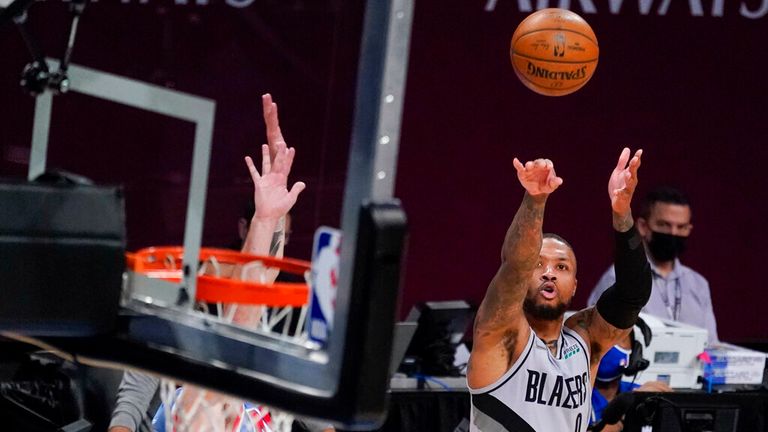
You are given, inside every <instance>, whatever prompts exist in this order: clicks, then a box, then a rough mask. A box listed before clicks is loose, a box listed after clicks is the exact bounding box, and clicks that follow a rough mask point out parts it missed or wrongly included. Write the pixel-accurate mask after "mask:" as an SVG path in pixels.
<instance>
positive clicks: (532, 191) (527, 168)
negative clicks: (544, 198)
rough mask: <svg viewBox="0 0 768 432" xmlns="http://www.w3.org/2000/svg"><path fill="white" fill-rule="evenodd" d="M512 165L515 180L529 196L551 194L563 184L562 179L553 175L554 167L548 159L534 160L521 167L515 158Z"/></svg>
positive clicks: (520, 163)
mask: <svg viewBox="0 0 768 432" xmlns="http://www.w3.org/2000/svg"><path fill="white" fill-rule="evenodd" d="M513 164H514V165H515V169H516V170H517V179H518V180H520V184H521V185H522V186H523V188H525V190H526V191H527V192H528V194H529V195H531V196H536V195H548V194H551V193H552V192H554V191H555V189H557V188H558V187H559V186H560V185H561V184H563V179H562V178H560V177H558V176H557V174H555V166H554V164H552V161H551V160H549V159H536V160H535V161H533V162H531V161H528V162H526V163H525V165H523V163H522V162H520V161H519V160H518V159H517V158H515V160H514V161H513Z"/></svg>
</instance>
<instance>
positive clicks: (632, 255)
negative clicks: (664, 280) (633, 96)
mask: <svg viewBox="0 0 768 432" xmlns="http://www.w3.org/2000/svg"><path fill="white" fill-rule="evenodd" d="M642 154H643V151H642V150H638V151H637V152H636V153H635V156H634V157H633V158H632V159H631V160H630V159H629V155H630V152H629V149H627V148H625V149H624V150H623V151H622V153H621V156H620V157H619V161H618V163H617V165H616V168H614V170H613V173H612V174H611V179H610V180H609V182H608V194H609V196H610V198H611V208H612V210H613V229H614V231H615V242H616V252H615V254H616V260H615V261H616V283H614V285H613V286H611V287H610V288H608V289H607V290H606V291H605V292H604V293H603V295H602V296H600V299H599V300H598V302H597V305H596V306H595V307H593V308H588V309H585V310H583V311H580V312H577V313H576V314H574V315H573V316H572V317H571V318H569V319H568V321H567V322H566V326H568V327H571V328H574V329H575V330H576V331H577V332H578V333H579V334H581V336H582V337H583V338H584V339H585V340H586V341H587V343H588V344H589V346H590V360H591V362H592V365H593V367H594V368H597V365H598V364H599V363H600V359H601V358H602V355H603V354H604V353H605V352H606V351H607V350H608V349H609V348H610V347H611V346H613V345H614V344H616V343H617V342H618V341H619V340H620V339H621V338H622V337H624V336H626V335H627V334H628V333H629V331H631V329H632V326H633V325H634V324H635V320H636V319H637V315H638V314H639V313H640V310H641V309H642V308H643V306H645V303H646V302H648V298H649V297H650V294H651V270H650V266H649V265H648V261H647V259H646V256H645V250H644V249H643V244H642V241H641V239H640V236H639V234H638V233H637V231H636V230H635V228H634V221H633V219H632V210H631V207H630V204H631V202H632V195H633V194H634V192H635V188H636V186H637V170H638V168H639V167H640V158H641V156H642ZM627 162H629V163H628V164H627ZM593 372H594V371H593ZM592 376H594V373H593V374H592Z"/></svg>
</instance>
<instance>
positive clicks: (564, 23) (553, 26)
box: [509, 8, 600, 96]
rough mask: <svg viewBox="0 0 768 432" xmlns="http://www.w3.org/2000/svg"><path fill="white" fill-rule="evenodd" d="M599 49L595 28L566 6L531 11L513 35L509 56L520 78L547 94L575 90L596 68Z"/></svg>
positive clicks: (535, 89)
mask: <svg viewBox="0 0 768 432" xmlns="http://www.w3.org/2000/svg"><path fill="white" fill-rule="evenodd" d="M599 53H600V49H599V48H598V46H597V37H596V36H595V32H593V31H592V27H590V26H589V24H587V22H586V21H585V20H584V18H582V17H580V16H578V15H576V14H575V13H573V12H571V11H569V10H566V9H557V8H549V9H542V10H540V11H537V12H534V13H532V14H530V15H529V16H528V17H527V18H526V19H524V20H523V22H521V23H520V25H519V26H517V29H516V30H515V33H514V34H513V35H512V42H511V44H510V48H509V56H510V59H511V60H512V67H513V68H514V70H515V74H516V75H517V77H518V78H520V81H522V82H523V84H525V85H526V86H527V87H528V88H529V89H531V90H533V91H535V92H536V93H539V94H543V95H546V96H563V95H567V94H569V93H573V92H575V91H576V90H578V89H580V88H581V87H583V86H584V84H586V83H587V81H589V79H590V78H591V77H592V74H593V73H594V72H595V68H597V58H598V55H599Z"/></svg>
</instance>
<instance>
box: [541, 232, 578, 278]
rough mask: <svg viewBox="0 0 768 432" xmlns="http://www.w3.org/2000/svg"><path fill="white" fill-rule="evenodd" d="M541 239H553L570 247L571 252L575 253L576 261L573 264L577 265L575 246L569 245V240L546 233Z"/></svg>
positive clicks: (574, 258)
mask: <svg viewBox="0 0 768 432" xmlns="http://www.w3.org/2000/svg"><path fill="white" fill-rule="evenodd" d="M541 237H542V239H553V240H557V241H559V242H561V243H563V244H564V245H566V246H568V249H570V250H571V252H572V253H573V260H574V263H573V264H574V265H576V262H575V261H576V250H574V249H573V246H571V244H570V243H568V240H566V239H564V238H562V237H560V236H559V235H557V234H555V233H544V234H543V235H542V236H541ZM574 270H575V269H574ZM574 273H575V272H574Z"/></svg>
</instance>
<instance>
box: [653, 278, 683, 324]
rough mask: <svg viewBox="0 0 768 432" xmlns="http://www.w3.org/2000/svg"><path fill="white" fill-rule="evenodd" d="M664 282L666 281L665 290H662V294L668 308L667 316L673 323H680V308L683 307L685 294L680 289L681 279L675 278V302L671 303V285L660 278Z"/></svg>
mask: <svg viewBox="0 0 768 432" xmlns="http://www.w3.org/2000/svg"><path fill="white" fill-rule="evenodd" d="M659 278H660V279H661V280H662V281H664V289H663V290H661V292H662V296H661V298H662V300H664V305H665V306H666V307H667V314H668V315H669V317H670V318H671V319H672V320H673V321H679V320H680V308H681V306H682V302H683V292H682V289H681V287H680V278H679V277H677V278H675V294H674V295H675V298H674V301H672V302H670V301H669V291H668V289H667V287H668V286H669V283H668V282H667V281H666V280H665V279H663V278H661V277H659Z"/></svg>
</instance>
